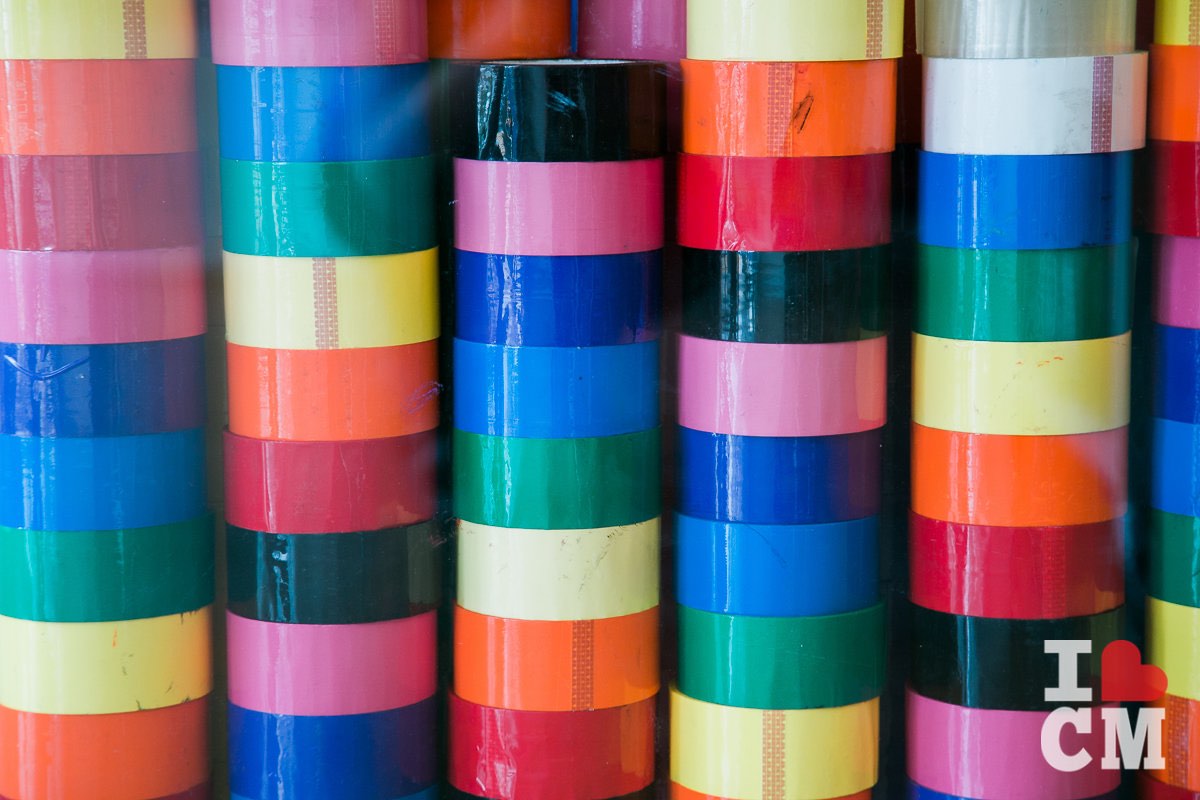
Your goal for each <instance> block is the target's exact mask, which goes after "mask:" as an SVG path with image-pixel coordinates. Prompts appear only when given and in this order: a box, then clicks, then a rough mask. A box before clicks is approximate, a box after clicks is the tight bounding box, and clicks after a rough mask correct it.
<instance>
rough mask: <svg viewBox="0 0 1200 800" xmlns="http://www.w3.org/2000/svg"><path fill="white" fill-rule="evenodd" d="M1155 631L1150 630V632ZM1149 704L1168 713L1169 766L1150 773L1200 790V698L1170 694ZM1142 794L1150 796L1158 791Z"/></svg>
mask: <svg viewBox="0 0 1200 800" xmlns="http://www.w3.org/2000/svg"><path fill="white" fill-rule="evenodd" d="M1154 635H1155V631H1153V630H1151V631H1150V636H1154ZM1149 705H1150V707H1151V708H1161V709H1163V710H1164V712H1165V714H1166V717H1165V720H1164V723H1163V738H1164V740H1165V741H1164V742H1163V745H1164V746H1163V750H1162V754H1163V757H1164V758H1165V760H1166V767H1165V768H1164V769H1156V770H1151V771H1149V774H1150V775H1152V776H1153V777H1154V778H1157V779H1158V780H1159V781H1161V782H1163V783H1165V784H1167V785H1169V786H1174V787H1178V788H1180V789H1186V790H1187V791H1189V792H1200V701H1197V700H1190V699H1188V698H1185V697H1177V696H1175V695H1173V694H1168V695H1166V696H1164V697H1163V698H1162V699H1160V700H1156V701H1154V702H1153V703H1150V704H1149ZM1139 796H1140V797H1145V798H1147V799H1148V800H1151V799H1152V798H1154V797H1155V796H1156V795H1154V794H1146V793H1143V794H1141V795H1139Z"/></svg>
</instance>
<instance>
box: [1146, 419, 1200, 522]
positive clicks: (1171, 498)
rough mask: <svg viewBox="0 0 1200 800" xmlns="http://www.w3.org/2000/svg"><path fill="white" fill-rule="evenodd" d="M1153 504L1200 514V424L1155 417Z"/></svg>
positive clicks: (1167, 510) (1151, 501) (1177, 511)
mask: <svg viewBox="0 0 1200 800" xmlns="http://www.w3.org/2000/svg"><path fill="white" fill-rule="evenodd" d="M1150 426H1151V431H1152V433H1151V436H1152V442H1151V448H1152V450H1151V452H1152V453H1153V469H1152V471H1151V472H1152V474H1151V479H1150V505H1151V506H1152V507H1153V508H1157V509H1158V510H1160V511H1166V512H1168V513H1171V514H1181V515H1183V516H1185V517H1200V425H1192V424H1190V423H1187V422H1176V421H1175V420H1172V419H1162V418H1161V417H1153V418H1151V420H1150Z"/></svg>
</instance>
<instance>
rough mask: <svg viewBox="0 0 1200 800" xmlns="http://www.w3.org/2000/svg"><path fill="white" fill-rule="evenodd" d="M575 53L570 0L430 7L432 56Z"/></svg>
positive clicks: (478, 0)
mask: <svg viewBox="0 0 1200 800" xmlns="http://www.w3.org/2000/svg"><path fill="white" fill-rule="evenodd" d="M570 53H571V4H570V2H569V0H443V1H442V2H439V3H431V4H430V5H429V55H430V57H432V58H461V59H468V58H470V59H495V58H561V57H563V56H566V55H570Z"/></svg>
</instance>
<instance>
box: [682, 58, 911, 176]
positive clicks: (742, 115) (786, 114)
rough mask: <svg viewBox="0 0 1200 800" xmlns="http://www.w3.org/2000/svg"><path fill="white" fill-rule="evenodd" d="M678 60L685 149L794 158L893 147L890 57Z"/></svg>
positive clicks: (893, 92)
mask: <svg viewBox="0 0 1200 800" xmlns="http://www.w3.org/2000/svg"><path fill="white" fill-rule="evenodd" d="M680 63H681V66H682V67H683V126H684V127H683V149H684V152H687V153H696V154H699V155H710V156H769V157H793V156H858V155H867V154H872V153H889V152H891V151H892V150H893V149H895V144H896V62H895V61H894V60H888V61H879V60H877V61H825V62H808V63H793V62H762V61H696V60H691V59H687V60H684V61H682V62H680Z"/></svg>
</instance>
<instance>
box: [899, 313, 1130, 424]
mask: <svg viewBox="0 0 1200 800" xmlns="http://www.w3.org/2000/svg"><path fill="white" fill-rule="evenodd" d="M1129 341H1130V335H1129V334H1127V333H1126V334H1122V335H1121V336H1113V337H1111V338H1108V339H1089V340H1085V341H1076V342H974V341H964V340H961V339H938V338H935V337H933V336H922V335H920V334H914V335H913V421H914V422H916V423H917V424H919V425H924V426H925V427H928V428H940V429H941V430H947V431H958V432H961V433H990V434H1001V435H1010V436H1056V435H1064V434H1077V433H1094V432H1096V431H1108V430H1113V429H1114V428H1120V427H1122V426H1124V425H1128V424H1129Z"/></svg>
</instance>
